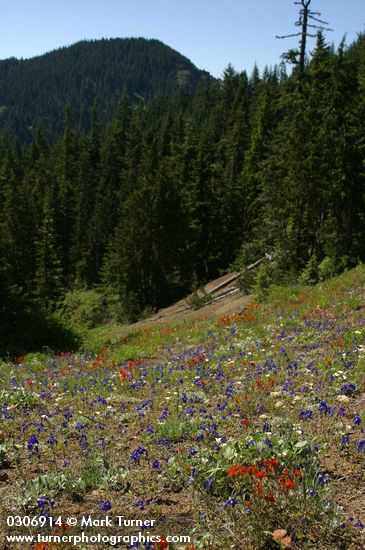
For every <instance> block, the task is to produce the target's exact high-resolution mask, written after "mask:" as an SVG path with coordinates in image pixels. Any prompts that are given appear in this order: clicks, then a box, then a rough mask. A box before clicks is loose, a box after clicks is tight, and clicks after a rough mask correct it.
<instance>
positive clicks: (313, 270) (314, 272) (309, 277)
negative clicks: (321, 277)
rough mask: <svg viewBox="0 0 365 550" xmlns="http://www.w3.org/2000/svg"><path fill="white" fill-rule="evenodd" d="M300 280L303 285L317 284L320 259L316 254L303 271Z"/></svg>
mask: <svg viewBox="0 0 365 550" xmlns="http://www.w3.org/2000/svg"><path fill="white" fill-rule="evenodd" d="M299 282H300V283H301V284H303V285H315V284H316V283H317V282H318V261H317V257H316V255H315V254H313V255H312V256H311V258H310V259H309V260H308V263H307V265H306V266H305V268H304V269H303V271H302V272H301V274H300V277H299Z"/></svg>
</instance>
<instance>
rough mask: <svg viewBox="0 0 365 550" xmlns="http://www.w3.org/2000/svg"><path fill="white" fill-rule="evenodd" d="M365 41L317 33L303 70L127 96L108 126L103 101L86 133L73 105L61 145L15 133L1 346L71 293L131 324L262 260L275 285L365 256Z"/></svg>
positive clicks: (1, 161) (0, 196)
mask: <svg viewBox="0 0 365 550" xmlns="http://www.w3.org/2000/svg"><path fill="white" fill-rule="evenodd" d="M364 44H365V36H364V35H360V36H359V38H358V40H357V41H356V42H355V43H354V44H352V45H351V46H350V47H349V48H346V47H345V46H344V44H341V45H340V46H339V48H338V49H337V51H335V50H334V48H333V47H331V46H329V45H328V44H327V43H326V41H325V39H324V36H323V34H321V33H319V34H318V38H317V44H316V47H315V48H314V50H313V51H312V53H311V56H310V58H309V59H308V60H307V62H306V65H305V67H304V71H303V72H302V73H300V74H299V73H298V71H297V70H296V69H295V68H294V70H293V73H292V75H290V76H287V74H286V72H285V70H284V67H283V66H280V67H274V68H273V69H270V70H269V69H265V70H264V71H263V73H262V74H259V71H258V70H257V69H255V70H254V71H253V73H252V74H251V75H250V76H248V75H247V74H246V73H245V72H242V73H237V72H236V71H235V70H234V69H233V68H232V67H231V66H228V67H227V69H226V70H225V71H224V74H223V78H222V79H221V80H213V79H203V80H202V81H201V83H200V84H199V86H198V88H197V92H196V93H195V94H194V95H193V96H192V95H189V94H186V93H185V92H180V93H178V94H176V95H174V96H172V97H170V98H169V99H167V98H159V99H155V100H152V101H151V102H148V103H146V104H141V103H137V104H134V103H133V101H132V100H131V99H129V98H128V97H127V95H124V96H123V99H122V100H121V102H120V104H119V106H118V109H117V110H116V112H115V114H114V116H113V118H112V120H111V121H110V123H109V124H108V125H107V126H104V125H103V124H102V120H103V113H100V112H99V108H98V107H97V106H95V107H94V108H91V109H89V111H88V116H89V122H88V123H87V126H89V127H90V129H89V130H88V131H87V133H84V132H82V131H80V129H79V123H78V121H76V122H75V121H73V119H72V113H71V112H68V113H66V116H65V119H64V129H63V132H62V135H61V137H60V138H59V139H58V140H57V142H56V143H55V144H52V143H50V142H48V140H47V139H45V137H44V134H43V133H42V131H41V129H38V130H37V132H36V133H35V135H34V138H33V140H32V143H31V144H29V145H28V144H20V143H19V141H14V140H13V139H12V138H11V137H7V136H6V135H4V136H3V138H2V140H1V142H0V283H1V298H2V299H1V302H0V341H1V342H2V349H3V350H4V349H5V351H6V349H14V345H13V344H11V341H12V338H13V339H14V335H16V333H17V331H18V332H19V330H20V331H21V328H22V327H24V326H25V323H28V325H27V326H28V333H27V334H29V316H28V317H27V315H29V312H35V311H37V312H39V313H43V314H44V315H49V314H50V313H52V312H54V311H56V310H58V309H59V308H60V304H62V300H63V298H64V296H65V293H67V292H69V291H72V290H74V289H90V288H97V289H98V292H100V293H101V294H102V295H103V296H104V298H105V301H106V303H108V304H111V306H110V307H111V308H112V311H113V315H115V316H116V317H118V318H119V319H120V320H128V319H136V318H138V316H139V315H141V313H142V312H143V311H144V310H145V309H146V308H149V309H156V308H159V307H161V306H164V305H167V304H168V303H170V302H171V301H173V300H175V299H177V298H179V297H181V296H183V295H184V294H185V293H186V292H188V291H189V290H191V289H192V288H193V287H194V286H196V285H199V284H201V283H202V282H203V281H206V280H208V279H209V278H213V277H215V276H216V275H218V274H219V273H220V271H221V270H224V269H227V268H228V267H229V265H230V264H231V263H232V262H236V266H244V265H247V264H248V263H250V262H251V261H254V260H256V259H258V258H259V257H261V255H262V254H263V253H265V252H270V253H271V254H272V255H273V257H274V261H273V262H272V263H271V264H270V266H268V268H267V272H266V273H265V274H263V273H262V272H261V274H260V276H261V277H262V278H263V279H265V276H266V280H268V279H269V280H271V281H273V282H280V283H281V282H283V281H287V282H294V281H295V280H296V279H297V277H298V276H300V277H301V278H302V280H303V281H305V282H315V281H317V280H318V278H325V277H327V276H329V275H333V274H335V273H337V272H339V271H341V270H343V269H345V268H346V267H350V266H352V265H355V264H357V263H358V262H359V261H365V141H364V136H365V56H364V51H365V50H364ZM70 107H71V111H74V109H73V107H74V106H73V105H72V104H71V106H70ZM261 282H262V279H261ZM24 319H25V321H24ZM24 333H25V331H24V330H23V333H22V334H23V335H24ZM19 341H21V343H22V346H23V347H25V348H26V347H27V344H25V340H24V339H23V340H21V338H20V337H19V338H18V342H19ZM6 342H10V343H9V344H8V346H9V347H8V348H6V347H4V346H6V345H7V344H6ZM47 344H50V341H48V342H47ZM11 345H13V347H10V346H11ZM28 347H29V346H28ZM15 349H18V348H16V346H15Z"/></svg>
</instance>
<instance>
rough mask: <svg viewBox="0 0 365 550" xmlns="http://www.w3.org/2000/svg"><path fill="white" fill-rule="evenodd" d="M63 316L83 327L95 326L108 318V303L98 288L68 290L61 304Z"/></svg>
mask: <svg viewBox="0 0 365 550" xmlns="http://www.w3.org/2000/svg"><path fill="white" fill-rule="evenodd" d="M59 308H60V314H61V315H62V317H64V318H66V319H68V320H69V321H70V322H71V323H72V324H75V325H76V326H78V327H81V328H84V329H86V328H93V327H95V326H97V325H101V324H102V323H105V322H106V321H107V319H108V310H107V303H106V300H105V298H104V296H103V295H102V294H101V293H100V292H98V291H96V290H73V291H70V292H68V293H67V294H66V295H65V297H64V299H63V301H62V303H61V304H60V306H59Z"/></svg>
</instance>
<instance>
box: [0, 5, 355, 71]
mask: <svg viewBox="0 0 365 550" xmlns="http://www.w3.org/2000/svg"><path fill="white" fill-rule="evenodd" d="M0 5H1V10H0V37H1V38H0V59H5V58H7V57H12V56H15V57H18V58H21V57H23V58H28V57H33V56H35V55H39V54H42V53H45V52H47V51H50V50H52V49H55V48H58V47H61V46H66V45H69V44H73V43H74V42H77V41H79V40H83V39H95V38H102V37H105V38H112V37H130V36H143V37H146V38H157V39H159V40H161V41H162V42H164V43H165V44H168V45H169V46H171V47H172V48H174V49H176V50H178V51H179V52H180V53H182V54H183V55H185V56H186V57H188V58H189V59H191V60H192V61H193V63H194V64H195V65H196V66H197V67H199V68H200V69H205V70H207V71H209V72H210V73H211V74H213V76H216V77H218V76H220V75H221V74H222V72H223V70H224V68H225V67H226V66H227V65H228V63H231V64H232V65H233V66H234V67H235V69H236V70H238V71H241V70H243V69H246V70H247V71H248V72H251V70H252V68H253V65H254V63H255V62H256V63H257V64H258V66H259V68H260V69H262V68H263V67H264V65H265V64H268V65H274V64H275V63H277V62H279V61H280V54H281V53H282V52H283V51H285V50H287V49H289V48H290V47H295V46H296V44H297V41H296V39H293V38H292V39H288V40H285V41H284V40H277V39H275V35H276V34H279V35H281V34H289V33H292V32H295V31H296V28H295V26H294V22H295V21H296V18H297V13H298V6H296V5H294V1H293V0H12V1H10V0H9V1H7V0H6V1H4V0H3V1H2V2H1V4H0ZM311 8H312V9H313V10H314V11H319V12H321V13H322V19H325V20H327V21H329V23H330V27H331V28H333V29H334V32H331V33H327V38H328V40H329V41H330V42H332V41H333V42H334V43H335V44H336V45H337V44H338V43H339V41H340V40H341V38H342V37H343V35H344V34H345V33H347V43H350V42H352V41H353V40H354V39H355V38H356V36H357V32H359V31H364V30H365V26H364V23H365V0H347V1H345V0H312V4H311ZM313 44H314V41H313V40H312V41H311V42H310V44H309V46H310V47H311V46H313Z"/></svg>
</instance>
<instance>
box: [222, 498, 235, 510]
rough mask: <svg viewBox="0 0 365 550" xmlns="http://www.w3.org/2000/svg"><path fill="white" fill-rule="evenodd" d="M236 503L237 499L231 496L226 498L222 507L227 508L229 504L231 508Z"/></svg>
mask: <svg viewBox="0 0 365 550" xmlns="http://www.w3.org/2000/svg"><path fill="white" fill-rule="evenodd" d="M237 503H238V500H236V499H235V498H233V497H231V498H229V499H228V500H227V502H226V503H225V504H224V506H223V508H224V509H226V508H228V506H231V507H232V508H234V507H235V506H236V504H237Z"/></svg>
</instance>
